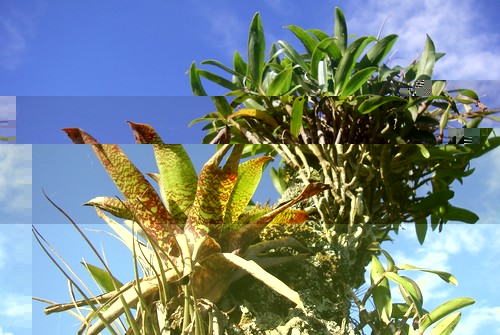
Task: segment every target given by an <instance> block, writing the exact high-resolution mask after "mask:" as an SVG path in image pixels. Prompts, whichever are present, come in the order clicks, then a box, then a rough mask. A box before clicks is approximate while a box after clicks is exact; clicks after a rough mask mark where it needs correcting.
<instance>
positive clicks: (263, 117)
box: [227, 108, 279, 128]
mask: <svg viewBox="0 0 500 335" xmlns="http://www.w3.org/2000/svg"><path fill="white" fill-rule="evenodd" d="M236 116H245V117H251V118H255V119H258V120H260V121H262V122H264V123H266V124H267V125H269V126H271V127H272V128H278V126H279V125H278V122H276V120H275V119H274V118H273V117H272V116H271V115H269V113H268V112H266V111H261V110H258V109H254V108H242V109H240V110H239V111H236V112H234V113H233V114H231V115H229V116H228V118H227V119H228V120H231V119H232V118H234V117H236Z"/></svg>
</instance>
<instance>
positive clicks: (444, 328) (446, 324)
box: [429, 312, 462, 335]
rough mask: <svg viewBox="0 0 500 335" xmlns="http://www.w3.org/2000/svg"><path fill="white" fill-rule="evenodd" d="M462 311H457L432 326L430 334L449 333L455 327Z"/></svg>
mask: <svg viewBox="0 0 500 335" xmlns="http://www.w3.org/2000/svg"><path fill="white" fill-rule="evenodd" d="M461 317H462V313H460V312H457V313H455V314H452V315H449V316H447V317H446V318H444V319H443V320H442V321H440V322H439V323H438V324H437V325H436V326H435V327H434V328H432V330H431V332H430V333H429V335H449V334H451V332H452V331H453V330H454V329H455V327H456V326H457V324H458V322H459V321H460V318H461Z"/></svg>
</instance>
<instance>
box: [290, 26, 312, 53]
mask: <svg viewBox="0 0 500 335" xmlns="http://www.w3.org/2000/svg"><path fill="white" fill-rule="evenodd" d="M285 28H287V29H289V30H290V31H291V32H292V33H294V34H295V36H297V38H298V39H299V40H300V41H301V42H302V44H303V45H304V47H305V48H306V50H307V53H308V54H309V56H311V55H312V53H313V51H314V49H315V47H316V44H318V42H317V41H316V40H315V39H314V38H313V37H312V36H311V35H309V33H308V32H307V31H305V30H304V29H302V28H300V27H297V26H294V25H290V26H286V27H285Z"/></svg>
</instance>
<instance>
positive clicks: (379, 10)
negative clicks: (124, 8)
mask: <svg viewBox="0 0 500 335" xmlns="http://www.w3.org/2000/svg"><path fill="white" fill-rule="evenodd" d="M476 7H477V6H476V5H475V4H474V2H473V1H471V0H460V1H441V2H440V3H439V6H438V7H436V2H435V1H432V0H424V1H416V2H414V1H399V0H397V1H396V0H391V1H383V2H382V1H373V0H372V1H369V2H368V3H365V2H363V3H361V2H359V3H358V4H357V8H356V10H355V11H353V17H352V18H351V19H349V17H347V26H348V29H350V31H351V32H353V31H356V32H358V31H361V32H362V34H369V35H375V32H378V30H379V28H380V26H381V25H382V23H383V22H384V20H385V19H386V18H387V17H388V16H390V17H389V18H388V20H387V22H386V23H385V26H384V29H383V33H382V36H385V35H387V34H390V33H391V34H392V33H395V34H398V35H399V39H398V41H397V42H396V44H395V46H394V49H398V50H399V52H398V54H397V56H398V57H402V58H403V59H401V60H398V63H399V64H400V65H403V66H406V65H408V64H409V63H410V62H411V61H412V60H413V59H414V58H415V56H416V54H417V53H421V52H422V51H423V48H424V45H425V38H426V36H425V34H426V33H427V34H428V35H429V36H430V37H431V38H432V40H433V41H434V44H435V47H436V51H438V52H445V53H446V56H444V57H443V58H442V59H441V60H439V61H438V62H437V64H436V67H435V72H434V77H435V78H440V79H449V80H451V79H498V73H500V59H499V58H498V57H497V56H496V55H497V54H498V53H499V51H500V50H498V41H499V40H500V35H499V34H498V32H496V31H494V30H492V29H491V28H490V29H487V27H485V25H484V24H482V21H483V20H482V19H481V16H480V15H481V12H480V11H478V10H475V9H476ZM495 41H496V42H497V43H495ZM495 45H497V46H496V47H495ZM394 65H395V64H394Z"/></svg>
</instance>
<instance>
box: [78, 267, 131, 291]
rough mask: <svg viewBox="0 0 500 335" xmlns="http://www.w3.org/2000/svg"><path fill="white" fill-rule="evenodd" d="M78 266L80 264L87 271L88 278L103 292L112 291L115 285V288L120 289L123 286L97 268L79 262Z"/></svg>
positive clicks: (104, 271)
mask: <svg viewBox="0 0 500 335" xmlns="http://www.w3.org/2000/svg"><path fill="white" fill-rule="evenodd" d="M80 264H82V265H83V266H84V267H85V268H86V269H87V271H88V272H89V274H90V276H91V277H92V278H93V279H94V280H95V282H96V283H97V285H99V287H100V288H102V289H103V290H104V292H112V291H114V290H115V285H116V288H120V287H122V286H123V284H122V283H121V282H120V281H119V280H118V279H116V278H115V277H113V276H112V275H111V274H110V273H109V272H108V271H106V270H103V269H100V268H98V267H97V266H94V265H92V264H89V263H86V262H80ZM113 280H114V281H115V285H113Z"/></svg>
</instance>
